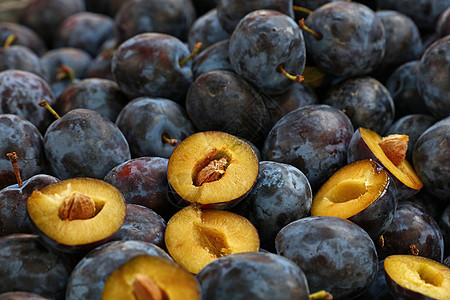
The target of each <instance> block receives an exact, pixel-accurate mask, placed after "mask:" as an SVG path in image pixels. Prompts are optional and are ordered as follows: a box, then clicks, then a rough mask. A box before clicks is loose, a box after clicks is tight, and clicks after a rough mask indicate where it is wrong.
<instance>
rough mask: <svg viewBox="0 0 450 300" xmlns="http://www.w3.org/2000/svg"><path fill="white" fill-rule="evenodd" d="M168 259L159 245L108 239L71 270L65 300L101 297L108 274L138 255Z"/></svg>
mask: <svg viewBox="0 0 450 300" xmlns="http://www.w3.org/2000/svg"><path fill="white" fill-rule="evenodd" d="M142 254H148V255H155V256H159V257H165V258H169V259H170V256H169V255H168V254H167V253H166V252H165V251H164V250H162V249H161V248H160V247H158V246H156V245H155V244H152V243H147V242H143V241H112V242H109V243H106V244H104V245H102V246H99V247H97V248H95V249H94V250H92V251H91V252H89V253H88V254H87V255H86V256H85V257H84V258H83V259H81V260H80V262H78V264H77V265H76V266H75V268H74V269H73V271H72V273H71V275H70V278H69V282H68V284H67V289H66V300H75V299H79V300H85V299H101V297H102V292H103V287H104V286H105V282H106V280H107V279H108V277H109V275H111V273H112V272H113V271H115V270H116V269H117V268H118V267H120V266H121V265H123V264H124V263H126V262H127V261H129V260H130V259H132V258H133V257H136V256H138V255H142Z"/></svg>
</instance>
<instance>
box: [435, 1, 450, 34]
mask: <svg viewBox="0 0 450 300" xmlns="http://www.w3.org/2000/svg"><path fill="white" fill-rule="evenodd" d="M436 32H437V34H438V35H439V36H440V37H444V36H446V35H449V34H450V6H449V7H448V8H447V9H446V10H445V11H444V12H443V13H442V14H441V15H440V16H439V19H438V20H437V22H436Z"/></svg>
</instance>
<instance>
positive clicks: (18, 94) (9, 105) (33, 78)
mask: <svg viewBox="0 0 450 300" xmlns="http://www.w3.org/2000/svg"><path fill="white" fill-rule="evenodd" d="M42 99H46V100H47V102H48V103H49V104H50V105H53V103H54V102H55V97H54V95H53V91H52V90H51V88H50V86H49V85H48V83H47V82H46V81H45V80H44V79H42V78H41V77H39V76H38V75H36V74H33V73H30V72H27V71H20V70H6V71H3V72H0V113H2V114H16V115H19V116H21V117H24V118H25V119H27V120H29V121H30V122H31V123H33V124H34V125H35V126H36V127H37V128H38V129H39V130H40V131H41V133H44V132H45V130H46V129H47V126H48V125H49V124H50V123H51V122H52V120H53V117H52V115H51V114H50V113H49V112H48V111H47V110H46V109H43V108H42V107H40V106H39V105H38V103H39V101H41V100H42Z"/></svg>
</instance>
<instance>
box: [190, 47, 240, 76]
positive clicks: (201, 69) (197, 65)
mask: <svg viewBox="0 0 450 300" xmlns="http://www.w3.org/2000/svg"><path fill="white" fill-rule="evenodd" d="M229 44H230V40H229V39H226V40H223V41H220V42H217V43H214V44H212V45H210V46H209V47H207V48H206V49H204V50H203V51H202V52H200V53H199V54H198V55H197V56H195V57H194V60H193V61H192V71H193V72H194V78H198V77H199V76H200V75H202V74H204V73H207V72H210V71H214V70H226V71H234V70H233V67H232V66H231V63H230V56H229V55H228V47H229Z"/></svg>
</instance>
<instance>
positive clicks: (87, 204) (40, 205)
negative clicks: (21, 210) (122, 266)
mask: <svg viewBox="0 0 450 300" xmlns="http://www.w3.org/2000/svg"><path fill="white" fill-rule="evenodd" d="M27 211H28V216H29V218H30V221H31V223H32V225H33V228H34V229H35V230H36V232H37V233H38V234H39V235H40V236H41V237H42V238H43V239H44V241H45V242H46V243H48V244H49V245H50V246H52V247H54V248H56V249H58V250H60V251H63V252H69V253H77V252H84V251H87V250H90V249H93V248H94V247H96V246H99V245H101V244H103V243H105V242H107V241H108V240H109V239H111V238H112V236H113V234H114V233H116V232H117V231H118V230H119V229H120V227H121V226H122V224H123V222H124V219H125V215H126V205H125V200H124V198H123V196H122V194H121V193H120V192H119V190H118V189H116V188H115V187H114V186H112V185H110V184H109V183H107V182H105V181H103V180H99V179H93V178H83V177H79V178H72V179H66V180H63V181H59V182H57V183H53V184H50V185H48V186H46V187H44V188H43V189H41V190H35V191H33V193H32V194H31V196H30V197H29V198H28V201H27Z"/></svg>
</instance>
